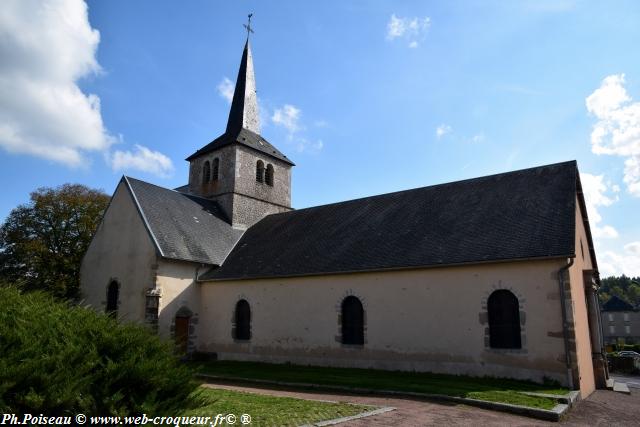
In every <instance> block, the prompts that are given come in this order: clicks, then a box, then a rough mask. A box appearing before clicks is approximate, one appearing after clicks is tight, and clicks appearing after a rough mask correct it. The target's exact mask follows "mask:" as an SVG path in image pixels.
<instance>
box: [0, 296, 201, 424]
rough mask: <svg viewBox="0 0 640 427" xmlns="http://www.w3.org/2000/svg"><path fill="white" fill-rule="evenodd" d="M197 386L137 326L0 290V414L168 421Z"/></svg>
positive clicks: (151, 336) (164, 349)
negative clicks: (161, 417)
mask: <svg viewBox="0 0 640 427" xmlns="http://www.w3.org/2000/svg"><path fill="white" fill-rule="evenodd" d="M197 386H198V384H197V383H195V382H194V380H193V376H192V372H191V371H190V370H189V368H187V367H186V366H184V365H182V364H181V363H180V362H179V361H178V360H177V359H176V358H175V357H174V355H173V354H172V348H171V346H170V345H169V344H167V343H165V342H162V341H161V340H160V339H159V338H158V337H157V336H155V335H154V334H152V333H151V332H150V331H148V330H147V329H145V328H144V327H142V326H137V325H132V324H118V323H117V322H116V321H115V320H114V319H112V318H110V317H109V316H106V315H103V314H98V313H96V312H94V311H93V310H90V309H88V308H83V307H79V306H72V305H69V304H67V303H61V302H56V301H55V300H54V299H53V298H52V297H51V296H48V295H46V294H44V293H41V292H35V293H28V294H21V293H20V292H19V291H18V290H16V289H15V288H11V287H0V410H1V411H2V412H5V413H7V412H12V413H44V414H46V415H49V416H53V415H64V414H74V413H85V414H97V415H135V414H142V413H147V414H153V415H165V414H171V415H175V414H177V413H179V412H182V410H184V409H187V408H189V407H192V406H194V405H195V404H196V403H197V402H196V401H195V398H194V396H195V393H194V390H195V389H196V388H197Z"/></svg>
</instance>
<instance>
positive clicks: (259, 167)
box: [256, 160, 264, 182]
mask: <svg viewBox="0 0 640 427" xmlns="http://www.w3.org/2000/svg"><path fill="white" fill-rule="evenodd" d="M256 182H264V162H263V161H262V160H258V163H256Z"/></svg>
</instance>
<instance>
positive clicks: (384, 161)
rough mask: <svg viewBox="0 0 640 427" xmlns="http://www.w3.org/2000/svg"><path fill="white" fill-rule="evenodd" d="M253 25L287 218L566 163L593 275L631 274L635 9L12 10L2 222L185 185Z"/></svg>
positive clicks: (455, 5) (638, 198) (7, 17)
mask: <svg viewBox="0 0 640 427" xmlns="http://www.w3.org/2000/svg"><path fill="white" fill-rule="evenodd" d="M87 6H88V7H87ZM35 10H37V11H38V13H34V12H33V11H35ZM249 12H253V13H254V18H253V27H254V29H255V34H254V35H253V36H252V49H253V59H254V65H255V70H256V81H257V87H258V96H259V99H260V105H261V109H262V133H263V136H265V137H266V138H267V139H268V140H269V141H270V142H271V143H273V144H274V145H276V146H277V147H278V148H279V149H280V150H281V151H283V152H284V153H285V154H287V155H288V156H289V157H290V158H291V159H293V160H294V161H295V162H296V164H297V167H296V168H295V170H294V175H293V194H292V199H293V206H294V207H296V208H302V207H307V206H313V205H318V204H324V203H329V202H334V201H340V200H346V199H351V198H357V197H361V196H367V195H372V194H378V193H384V192H390V191H396V190H402V189H407V188H413V187H420V186H425V185H431V184H437V183H441V182H447V181H453V180H459V179H465V178H472V177H476V176H482V175H487V174H492V173H499V172H505V171H509V170H514V169H521V168H526V167H532V166H537V165H542V164H547V163H554V162H560V161H565V160H572V159H576V160H577V161H578V164H579V168H580V171H581V173H582V177H583V185H584V186H585V193H586V194H587V197H588V202H589V216H590V219H591V222H592V228H593V229H594V234H595V235H596V236H597V237H596V249H597V251H598V252H597V254H598V259H599V262H600V266H601V271H602V273H603V274H604V275H608V274H619V273H623V272H624V273H626V274H628V275H640V224H639V223H638V220H637V218H636V217H637V214H636V213H637V212H638V211H639V208H640V56H638V55H637V45H638V43H639V42H640V25H638V22H640V3H638V2H636V1H615V2H586V1H584V2H583V1H570V0H565V1H563V0H558V1H551V0H549V1H513V2H505V1H496V2H479V1H447V2H430V1H393V2H392V1H375V2H369V1H366V2H365V1H353V2H344V1H323V2H300V1H273V2H260V1H249V0H242V1H233V2H213V1H189V2H165V1H135V2H130V1H124V0H110V1H88V5H86V4H85V3H84V2H82V1H81V0H50V1H35V0H15V1H14V0H9V1H7V2H6V3H4V4H3V10H2V11H1V12H0V56H1V57H2V58H4V59H3V61H2V64H0V166H1V167H0V179H2V181H3V182H5V183H7V184H6V185H4V186H3V192H2V198H1V199H0V216H1V217H5V216H6V215H7V214H8V213H9V211H10V210H11V209H12V208H14V207H15V206H16V205H18V204H20V203H24V202H26V201H27V200H28V194H29V192H30V191H32V190H34V189H35V188H37V187H40V186H56V185H59V184H62V183H65V182H78V183H82V184H86V185H89V186H91V187H97V188H102V189H104V190H105V191H107V192H108V193H111V192H112V191H113V190H114V188H115V186H116V184H117V182H118V179H119V177H120V176H121V175H122V174H126V175H130V176H134V177H137V178H140V179H144V180H147V181H150V182H154V183H157V184H159V185H162V186H165V187H171V188H173V187H177V186H179V185H182V184H185V183H186V179H187V167H188V164H187V162H185V161H184V158H185V157H187V156H188V155H189V154H191V153H192V152H194V151H195V150H196V149H198V148H199V147H201V146H203V145H205V144H206V143H208V142H209V141H211V140H212V139H214V138H215V137H217V136H218V135H219V134H221V133H222V132H223V130H224V128H225V124H226V119H227V115H228V109H229V103H228V100H227V99H226V98H225V94H226V95H227V96H228V85H229V82H230V81H231V82H233V81H234V80H235V77H236V73H237V68H238V65H239V61H240V56H241V53H242V46H243V43H244V39H245V32H244V28H243V27H242V24H243V23H245V22H246V15H247V13H249Z"/></svg>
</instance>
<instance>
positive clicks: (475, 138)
mask: <svg viewBox="0 0 640 427" xmlns="http://www.w3.org/2000/svg"><path fill="white" fill-rule="evenodd" d="M483 141H484V133H482V132H481V133H477V134H475V135H473V136H472V137H471V142H472V143H474V144H479V143H481V142H483Z"/></svg>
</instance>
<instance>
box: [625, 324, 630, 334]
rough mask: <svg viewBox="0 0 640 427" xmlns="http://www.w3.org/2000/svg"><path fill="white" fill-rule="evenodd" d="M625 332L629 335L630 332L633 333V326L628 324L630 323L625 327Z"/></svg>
mask: <svg viewBox="0 0 640 427" xmlns="http://www.w3.org/2000/svg"><path fill="white" fill-rule="evenodd" d="M624 333H625V334H627V335H628V334H630V333H631V326H628V325H627V326H625V327H624Z"/></svg>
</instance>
